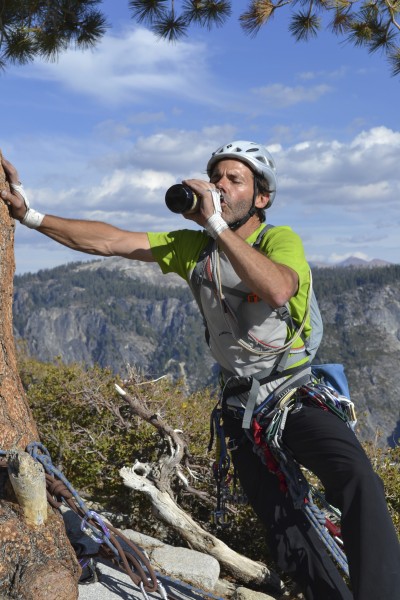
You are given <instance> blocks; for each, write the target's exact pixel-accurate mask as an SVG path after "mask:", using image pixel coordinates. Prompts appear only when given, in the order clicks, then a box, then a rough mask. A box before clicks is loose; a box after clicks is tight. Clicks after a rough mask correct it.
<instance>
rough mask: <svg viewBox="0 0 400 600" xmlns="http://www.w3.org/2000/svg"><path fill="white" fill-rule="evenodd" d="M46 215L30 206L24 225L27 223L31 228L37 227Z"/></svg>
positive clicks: (23, 220) (23, 221)
mask: <svg viewBox="0 0 400 600" xmlns="http://www.w3.org/2000/svg"><path fill="white" fill-rule="evenodd" d="M43 219H44V215H43V214H42V213H40V212H38V211H37V210H34V209H33V208H28V210H27V211H26V213H25V216H24V218H23V219H22V221H21V223H22V225H26V227H29V229H37V228H38V227H40V225H41V224H42V221H43Z"/></svg>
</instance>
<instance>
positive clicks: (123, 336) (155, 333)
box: [14, 258, 400, 445]
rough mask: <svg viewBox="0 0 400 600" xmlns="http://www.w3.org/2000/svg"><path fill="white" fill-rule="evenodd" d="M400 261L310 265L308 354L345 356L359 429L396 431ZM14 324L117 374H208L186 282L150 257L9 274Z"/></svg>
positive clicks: (204, 378)
mask: <svg viewBox="0 0 400 600" xmlns="http://www.w3.org/2000/svg"><path fill="white" fill-rule="evenodd" d="M399 275H400V266H399V265H389V266H380V267H376V268H368V269H365V268H364V269H360V268H356V267H346V268H334V269H327V268H323V269H315V270H314V285H315V290H316V294H317V297H318V299H319V304H320V309H321V313H322V316H323V318H324V326H325V334H324V339H323V342H322V344H321V346H320V349H319V352H318V355H317V357H316V362H323V363H327V362H339V363H342V364H344V365H345V368H346V373H347V376H348V379H349V382H350V389H351V395H352V400H353V401H354V402H355V404H356V407H357V412H358V416H359V423H360V427H359V432H360V437H361V438H362V439H372V438H374V437H375V436H376V434H377V432H379V433H380V441H379V443H380V444H381V445H385V444H387V443H389V444H390V445H393V444H394V443H397V440H398V439H399V438H400V425H399V424H400V420H399V402H398V396H399V392H400V374H399V370H398V363H399V357H400V293H399V292H400V289H399V288H400V277H399ZM14 328H15V335H16V338H17V339H23V340H25V342H26V344H27V347H28V350H29V352H30V353H31V354H32V355H33V356H35V357H36V358H37V359H39V360H43V361H53V360H54V358H55V357H57V356H59V357H61V359H62V360H63V361H64V362H66V363H70V362H83V363H86V364H94V363H98V364H100V365H101V366H109V367H110V368H111V369H113V371H114V372H116V373H119V374H121V375H123V376H124V375H125V374H126V373H127V372H129V368H130V366H133V365H134V366H135V368H139V369H140V370H141V371H143V372H144V373H145V374H146V375H147V376H149V377H159V376H162V375H165V374H167V373H168V374H170V375H171V376H173V377H175V378H177V377H182V376H183V377H185V378H186V383H187V387H188V390H190V389H191V390H193V389H198V388H201V387H203V386H205V385H212V384H215V382H216V368H215V365H214V364H213V361H212V359H211V357H210V355H209V353H208V349H207V347H206V344H205V340H204V332H203V326H202V322H201V317H200V315H199V312H198V309H197V306H196V304H195V302H194V300H193V299H192V297H191V294H190V292H189V290H188V288H187V285H186V283H185V282H184V281H183V280H182V279H181V278H179V277H178V276H176V275H167V276H166V275H162V273H161V271H160V269H159V267H158V266H157V265H155V264H152V263H136V262H134V261H128V260H125V259H120V258H111V259H102V260H96V261H91V262H85V263H72V264H69V265H65V266H62V267H57V268H55V269H51V270H47V271H39V272H38V273H36V274H28V275H21V276H17V277H16V278H15V294H14Z"/></svg>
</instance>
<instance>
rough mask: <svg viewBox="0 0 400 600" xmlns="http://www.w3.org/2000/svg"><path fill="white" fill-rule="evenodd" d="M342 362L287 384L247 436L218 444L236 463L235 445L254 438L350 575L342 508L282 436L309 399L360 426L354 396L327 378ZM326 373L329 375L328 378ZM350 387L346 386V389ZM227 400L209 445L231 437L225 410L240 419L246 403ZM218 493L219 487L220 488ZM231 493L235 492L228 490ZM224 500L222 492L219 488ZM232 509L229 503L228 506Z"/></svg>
mask: <svg viewBox="0 0 400 600" xmlns="http://www.w3.org/2000/svg"><path fill="white" fill-rule="evenodd" d="M340 367H341V365H318V366H317V367H316V368H315V375H314V376H313V377H312V379H311V380H309V381H308V382H307V383H302V384H301V385H300V386H299V387H296V386H294V387H289V388H288V387H286V389H285V390H284V391H283V392H282V393H280V394H278V395H277V397H275V398H274V394H271V395H270V397H268V398H267V399H266V401H265V402H264V403H263V404H262V405H260V406H259V407H257V409H256V410H255V411H254V412H253V417H252V420H251V427H250V429H247V430H243V438H242V440H239V441H237V440H230V441H229V442H228V443H226V442H225V441H224V442H220V443H219V445H218V452H219V463H220V464H224V465H227V464H230V463H229V459H228V458H227V457H226V456H225V455H224V452H225V453H227V452H228V451H229V450H232V449H236V448H237V447H238V446H237V445H238V444H240V443H242V442H243V441H248V440H250V441H251V443H253V446H254V449H255V451H256V453H257V454H258V455H259V456H260V458H261V460H262V461H263V462H264V464H265V465H266V467H267V468H268V469H269V470H270V471H271V472H273V473H274V474H275V475H276V476H277V477H278V480H279V485H280V489H281V491H282V492H283V493H289V494H290V497H291V498H292V501H293V505H294V507H295V508H296V509H301V510H303V511H304V513H305V515H306V517H307V518H308V520H309V522H310V523H311V525H312V526H313V528H314V529H315V531H316V533H317V535H318V537H319V538H320V540H321V541H322V543H323V544H324V545H325V547H326V549H327V550H328V552H329V553H330V554H331V556H332V558H333V559H334V560H335V561H336V563H337V564H338V566H339V567H340V568H341V569H342V571H343V573H344V574H345V575H347V576H348V574H349V570H348V563H347V558H346V555H345V553H344V551H343V548H342V546H343V542H342V539H341V530H340V525H339V524H338V523H339V522H340V511H338V510H337V509H336V508H334V507H332V506H331V505H330V504H329V503H328V502H327V501H326V499H325V497H324V495H323V494H322V493H321V492H320V491H319V490H317V488H315V487H314V486H312V485H310V484H309V482H308V480H307V478H306V476H305V475H304V473H303V471H302V469H301V468H300V465H299V464H298V463H297V461H296V460H295V459H294V458H293V457H292V455H291V454H290V453H289V452H288V451H287V449H286V448H285V446H284V444H283V441H282V436H283V432H284V429H285V425H286V422H287V418H288V416H289V414H290V413H291V412H295V411H297V410H301V407H302V405H303V404H308V405H313V406H317V407H319V408H321V409H322V410H329V411H330V412H332V413H333V414H335V415H336V416H337V417H339V418H340V419H342V420H343V421H344V422H345V423H346V424H347V425H348V426H349V427H351V428H352V429H354V426H355V424H356V422H357V419H356V415H355V410H354V404H353V402H351V400H350V399H349V398H348V397H346V396H344V395H343V394H340V393H338V391H336V390H335V388H334V387H333V385H327V384H326V383H323V382H322V381H327V380H328V379H329V378H330V379H331V381H333V379H334V378H333V374H334V373H335V372H336V371H337V370H338V371H340ZM323 375H325V378H324V377H323ZM344 389H345V386H343V387H342V388H341V390H340V391H344ZM225 400H226V399H225V398H224V396H223V393H222V394H221V398H220V401H219V403H218V405H217V407H215V408H214V410H213V413H212V423H213V426H212V428H211V431H212V434H211V437H210V444H209V450H210V449H211V447H212V444H213V439H214V435H217V436H222V437H224V436H225V433H224V428H223V424H222V421H223V414H224V410H225V414H229V415H230V416H231V417H232V416H233V417H234V418H236V419H240V418H241V417H242V414H243V410H244V409H243V408H242V407H240V408H238V407H236V408H235V407H234V408H233V410H232V407H229V406H227V404H226V401H225ZM219 477H220V478H221V479H223V481H222V482H220V483H219V489H220V488H221V487H224V486H225V487H226V486H228V485H229V472H228V470H227V469H224V470H221V471H220V472H219ZM217 492H218V488H217ZM225 496H226V497H229V494H228V493H226V492H225ZM217 501H218V493H217ZM225 510H226V507H225Z"/></svg>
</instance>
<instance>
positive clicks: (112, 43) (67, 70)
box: [19, 28, 215, 106]
mask: <svg viewBox="0 0 400 600" xmlns="http://www.w3.org/2000/svg"><path fill="white" fill-rule="evenodd" d="M207 56H208V50H207V46H206V44H204V43H201V42H187V41H180V42H177V43H176V44H170V43H168V42H166V41H163V40H159V39H157V38H156V37H155V36H154V35H153V34H152V33H151V32H149V31H147V30H146V29H141V28H137V29H134V30H133V31H132V30H129V31H126V32H124V33H122V34H121V35H120V36H118V37H116V36H113V35H111V34H107V35H106V36H105V37H104V38H103V40H102V41H101V42H100V44H99V45H98V46H97V48H96V49H95V50H86V51H84V52H83V51H76V50H67V51H66V52H64V53H63V54H61V56H60V58H59V60H58V62H57V63H49V62H43V63H35V64H34V65H30V66H29V69H24V70H21V71H20V72H19V74H20V76H24V77H29V78H32V79H42V80H51V81H55V82H58V83H61V84H62V85H63V86H64V87H66V88H67V89H69V90H72V91H74V92H76V93H79V94H85V95H88V96H91V97H93V98H95V99H96V100H98V101H101V102H103V103H105V104H107V105H111V106H118V105H119V104H126V103H129V104H135V103H138V102H140V103H145V104H146V102H148V99H149V96H151V95H153V94H155V93H157V94H164V95H171V96H177V97H179V98H181V99H182V98H186V99H188V98H189V99H191V100H194V101H202V102H207V103H214V101H215V100H214V99H213V95H212V94H210V93H209V89H210V87H213V86H212V85H211V75H210V73H209V71H208V68H207V66H206V57H207Z"/></svg>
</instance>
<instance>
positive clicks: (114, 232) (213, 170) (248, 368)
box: [2, 141, 400, 600]
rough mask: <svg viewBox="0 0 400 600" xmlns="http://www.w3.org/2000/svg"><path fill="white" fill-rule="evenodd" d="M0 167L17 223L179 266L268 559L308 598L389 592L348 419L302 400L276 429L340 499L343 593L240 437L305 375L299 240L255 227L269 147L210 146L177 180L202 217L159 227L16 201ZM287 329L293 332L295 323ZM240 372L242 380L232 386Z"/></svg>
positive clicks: (91, 249) (396, 574)
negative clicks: (191, 225)
mask: <svg viewBox="0 0 400 600" xmlns="http://www.w3.org/2000/svg"><path fill="white" fill-rule="evenodd" d="M3 167H4V169H5V171H6V174H7V177H8V181H9V182H10V185H11V189H12V192H11V193H9V192H2V198H3V200H4V201H5V202H6V203H7V204H8V205H9V208H10V211H11V214H12V215H13V217H14V218H16V219H18V220H19V221H21V222H22V223H23V224H25V225H27V226H28V227H31V228H35V229H38V231H40V232H41V233H43V234H44V235H47V236H48V237H50V238H52V239H53V240H55V241H57V242H59V243H61V244H64V245H65V246H68V247H69V248H72V249H75V250H79V251H82V252H87V253H89V254H94V255H101V256H122V257H125V258H129V259H133V260H140V261H149V262H150V261H156V262H158V264H159V265H160V267H161V268H162V270H163V272H169V271H174V272H176V273H178V274H180V275H181V276H182V277H183V278H184V279H186V280H187V282H188V283H189V285H190V286H191V288H192V291H193V294H194V296H195V298H196V300H197V301H198V303H199V306H200V309H201V312H202V314H203V316H204V319H205V323H206V327H207V332H208V336H209V345H210V350H211V352H212V354H213V356H214V358H215V359H216V360H217V362H218V363H219V364H220V367H221V371H222V377H223V381H224V383H225V396H226V397H227V411H226V414H225V415H224V425H225V427H226V430H227V433H228V434H229V435H230V436H231V438H234V439H236V440H237V441H238V443H237V447H236V449H235V450H233V451H232V458H233V461H234V463H235V465H236V467H237V469H238V473H239V478H240V480H241V483H242V485H243V487H244V491H245V492H246V494H247V496H248V498H249V500H250V502H251V504H252V506H253V508H254V509H255V511H256V513H257V514H258V515H259V517H260V518H261V520H262V521H263V523H264V524H265V527H266V535H267V540H268V544H269V547H270V549H271V552H272V555H273V557H274V559H275V561H276V563H277V565H278V566H279V568H280V569H282V570H283V571H284V572H286V573H289V574H291V576H292V577H293V579H294V580H296V581H297V582H298V584H299V586H300V587H301V590H302V591H303V593H304V595H305V597H306V598H307V600H350V599H351V598H354V599H355V600H394V599H396V598H400V550H399V544H398V541H397V536H396V534H395V531H394V528H393V524H392V522H391V519H390V516H389V513H388V511H387V507H386V502H385V497H384V492H383V488H382V485H381V482H380V480H378V477H377V476H376V475H375V474H374V472H373V470H372V467H371V465H370V462H369V461H368V459H367V457H366V455H365V453H364V451H363V450H362V448H361V446H360V444H359V443H358V441H357V439H356V437H355V435H354V434H353V432H352V431H351V429H350V428H349V427H347V425H346V424H345V423H344V422H343V421H342V420H340V419H339V418H337V417H336V416H335V415H334V414H332V413H331V412H329V411H324V410H320V409H319V408H316V407H313V406H308V405H302V406H301V408H300V410H296V411H292V412H291V413H289V416H288V419H287V423H286V427H285V429H284V432H283V441H284V443H285V445H286V446H287V448H288V449H289V450H290V451H291V452H292V454H293V455H294V456H295V458H296V459H297V460H298V461H299V462H300V463H301V464H303V465H304V466H305V467H306V468H308V469H310V470H311V471H313V472H314V473H315V474H316V475H317V476H318V477H319V478H320V479H321V481H322V483H323V484H324V487H325V491H326V495H327V499H328V501H330V502H331V503H332V504H334V505H335V506H336V507H338V508H339V509H340V510H341V512H342V534H343V539H344V544H345V549H346V553H347V556H348V561H349V568H350V578H351V587H352V593H350V591H349V590H348V588H347V586H346V585H345V584H344V582H343V580H342V578H341V577H340V575H339V573H338V571H337V570H336V568H335V566H334V565H333V563H332V562H331V560H330V558H329V557H328V556H327V554H326V552H325V550H324V548H323V547H322V544H321V542H320V541H319V540H318V538H317V535H316V533H315V531H314V530H313V528H311V527H310V525H309V523H308V522H307V520H306V518H305V516H304V514H303V512H302V511H300V510H295V509H294V507H293V504H292V501H291V500H290V498H289V497H288V496H287V495H285V494H284V493H282V492H281V490H280V488H279V481H278V478H277V477H276V476H275V475H274V474H272V473H271V472H269V471H268V469H267V468H266V466H265V465H264V464H263V463H262V462H261V460H260V459H259V458H258V456H257V455H256V454H255V453H254V451H253V447H252V444H251V442H250V441H249V437H248V436H247V437H246V438H243V434H242V432H243V430H242V426H244V427H245V428H247V429H248V428H249V421H251V413H252V410H253V405H254V406H258V405H259V404H260V403H262V402H263V401H264V400H265V399H266V398H270V399H271V406H272V405H273V402H274V399H275V398H276V394H277V391H281V390H285V389H287V388H288V386H292V387H295V388H296V386H299V385H301V384H303V383H304V382H306V381H308V380H309V377H310V368H309V364H308V357H307V353H306V349H305V345H304V341H305V340H306V339H307V338H309V336H310V332H311V322H310V317H309V298H310V291H311V289H310V288H311V281H310V270H309V267H308V265H307V262H306V260H305V257H304V251H303V247H302V243H301V241H300V239H299V237H298V236H297V235H296V234H295V233H294V232H293V231H292V230H291V229H290V228H288V227H270V228H267V229H266V230H264V233H263V232H262V229H263V227H265V225H264V224H263V221H264V219H265V209H266V208H268V206H270V205H271V203H272V201H273V200H274V197H275V193H276V169H275V164H274V161H273V159H272V157H271V155H270V154H269V152H268V150H267V149H266V148H264V147H263V146H262V145H258V144H255V143H253V142H244V141H238V142H232V143H231V144H227V145H225V146H222V147H221V148H219V149H218V150H217V151H216V152H214V153H213V155H212V157H211V159H210V160H209V162H208V165H207V172H208V175H209V178H210V181H209V182H207V181H202V180H196V179H189V180H186V181H184V182H183V183H184V184H185V185H186V186H187V187H189V188H190V189H191V190H192V191H193V192H194V193H195V194H196V195H197V197H198V199H199V205H200V206H199V210H198V212H195V213H194V214H190V215H184V216H185V218H188V219H190V220H192V221H194V222H196V223H197V224H198V225H200V226H201V227H202V228H204V230H202V231H191V230H190V231H189V230H181V231H176V232H170V233H160V234H157V233H148V234H146V233H141V232H136V233H133V232H129V231H124V230H121V229H118V228H116V227H113V226H111V225H107V224H105V223H100V222H89V221H79V220H71V219H63V218H60V217H55V216H51V215H41V214H40V213H37V212H36V211H34V210H33V209H32V208H30V207H28V205H27V201H26V197H25V196H24V192H23V188H22V187H21V186H20V184H19V183H18V173H17V171H16V169H15V168H14V167H13V166H12V165H11V164H10V163H9V162H8V161H6V160H3ZM253 244H255V246H256V247H253ZM285 306H287V307H289V312H290V315H289V318H288V312H287V311H286V312H285V311H284V310H282V307H285ZM299 330H301V331H302V335H299V333H297V334H296V331H297V332H299ZM232 381H233V382H234V384H235V385H233V386H231V382H232ZM245 383H248V384H249V386H248V391H245V392H243V384H245ZM240 386H242V387H240ZM230 389H231V391H229V390H230ZM246 389H247V388H246ZM246 399H247V404H246ZM250 399H251V406H250V408H249V403H250ZM246 408H247V411H246ZM237 409H242V411H241V413H240V419H237V418H235V415H236V412H240V410H239V411H237ZM243 410H244V417H243V414H242V413H243ZM242 419H243V421H242ZM244 421H246V422H244ZM244 440H245V441H244Z"/></svg>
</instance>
